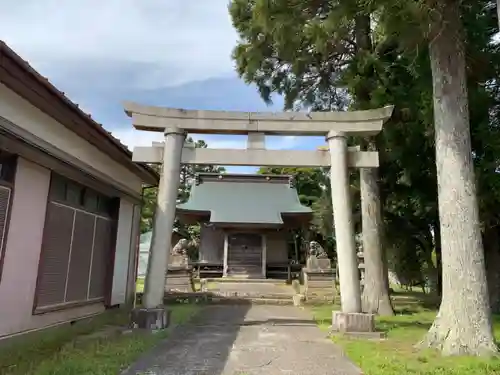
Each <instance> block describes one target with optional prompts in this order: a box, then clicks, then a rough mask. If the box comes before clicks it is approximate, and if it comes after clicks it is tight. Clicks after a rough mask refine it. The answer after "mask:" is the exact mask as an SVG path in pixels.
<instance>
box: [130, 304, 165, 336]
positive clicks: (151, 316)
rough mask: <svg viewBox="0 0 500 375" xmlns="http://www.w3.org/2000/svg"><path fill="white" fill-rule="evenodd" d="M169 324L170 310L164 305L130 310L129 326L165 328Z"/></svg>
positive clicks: (154, 328) (152, 328)
mask: <svg viewBox="0 0 500 375" xmlns="http://www.w3.org/2000/svg"><path fill="white" fill-rule="evenodd" d="M169 324H170V310H167V309H166V308H164V307H158V308H151V309H147V308H138V309H134V310H132V313H131V317H130V326H131V328H136V329H137V328H138V329H147V330H153V331H154V330H159V329H165V328H167V327H168V326H169Z"/></svg>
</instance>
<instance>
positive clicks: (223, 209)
mask: <svg viewBox="0 0 500 375" xmlns="http://www.w3.org/2000/svg"><path fill="white" fill-rule="evenodd" d="M209 176H210V175H201V176H199V181H198V183H197V184H194V185H193V186H192V188H191V194H190V198H189V200H188V201H187V202H186V203H184V204H180V205H178V206H177V209H178V211H179V212H183V213H188V214H189V212H190V211H191V212H193V213H194V212H198V213H199V212H205V213H207V214H209V215H210V222H211V223H230V224H270V225H280V224H283V215H287V214H288V215H310V214H311V212H312V211H311V209H310V208H309V207H306V206H303V205H302V204H301V203H300V201H299V196H298V194H297V190H296V189H295V188H294V187H293V185H290V184H289V183H288V176H264V175H220V176H217V177H216V178H215V177H214V176H211V177H209ZM212 177H214V178H212Z"/></svg>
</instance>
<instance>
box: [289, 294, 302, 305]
mask: <svg viewBox="0 0 500 375" xmlns="http://www.w3.org/2000/svg"><path fill="white" fill-rule="evenodd" d="M292 298H293V305H294V306H302V303H303V302H304V299H305V298H304V296H303V295H302V294H294V295H293V296H292Z"/></svg>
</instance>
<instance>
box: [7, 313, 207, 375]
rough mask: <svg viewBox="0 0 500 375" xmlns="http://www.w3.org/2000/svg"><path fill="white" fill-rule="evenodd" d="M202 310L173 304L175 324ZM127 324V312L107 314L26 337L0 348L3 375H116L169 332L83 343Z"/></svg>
mask: <svg viewBox="0 0 500 375" xmlns="http://www.w3.org/2000/svg"><path fill="white" fill-rule="evenodd" d="M199 308H200V306H197V305H189V304H185V305H172V306H171V309H172V323H173V324H172V325H175V324H182V323H185V322H186V321H188V320H189V319H190V318H191V317H192V316H193V314H194V313H196V312H197V311H198V309H199ZM127 322H128V315H127V314H126V313H125V312H123V311H108V312H106V313H104V314H101V315H99V316H97V317H95V318H93V319H90V320H89V321H82V322H77V323H76V324H74V325H72V326H69V325H66V326H61V327H57V328H52V329H48V330H44V331H40V332H37V333H33V334H29V335H26V336H25V337H24V336H23V337H21V338H20V339H17V340H16V342H14V343H12V344H10V345H9V346H5V347H3V346H2V347H0V374H2V375H116V374H118V373H119V372H120V371H121V370H123V369H124V368H126V367H127V366H128V365H130V364H131V363H133V362H134V361H135V360H136V359H137V358H138V357H139V356H140V355H141V354H142V353H143V352H144V351H146V350H147V349H150V348H152V347H154V346H155V345H156V344H157V343H158V342H159V341H161V340H162V339H164V338H165V337H167V336H168V334H169V330H168V329H167V330H165V331H162V332H159V333H156V334H147V333H139V332H134V333H129V334H123V335H115V336H112V337H102V338H99V337H96V338H89V339H87V340H81V338H82V335H86V334H91V333H93V332H96V331H98V330H99V329H101V328H103V327H106V326H109V325H115V326H116V325H124V324H126V323H127Z"/></svg>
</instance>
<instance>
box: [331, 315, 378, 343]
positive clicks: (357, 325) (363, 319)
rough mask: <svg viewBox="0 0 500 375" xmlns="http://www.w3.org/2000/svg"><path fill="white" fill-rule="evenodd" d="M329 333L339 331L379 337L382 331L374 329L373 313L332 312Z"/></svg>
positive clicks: (374, 337) (349, 334)
mask: <svg viewBox="0 0 500 375" xmlns="http://www.w3.org/2000/svg"><path fill="white" fill-rule="evenodd" d="M331 333H340V334H343V335H347V336H354V337H358V338H368V339H381V338H384V337H385V334H384V333H383V332H377V331H375V315H373V314H364V313H345V312H342V311H333V312H332V327H331Z"/></svg>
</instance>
